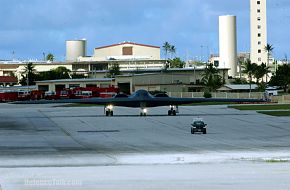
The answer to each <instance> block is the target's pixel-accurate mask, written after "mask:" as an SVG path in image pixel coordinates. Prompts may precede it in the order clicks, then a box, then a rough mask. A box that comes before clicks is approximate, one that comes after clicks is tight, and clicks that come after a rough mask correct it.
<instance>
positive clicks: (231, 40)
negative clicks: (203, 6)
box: [219, 15, 237, 77]
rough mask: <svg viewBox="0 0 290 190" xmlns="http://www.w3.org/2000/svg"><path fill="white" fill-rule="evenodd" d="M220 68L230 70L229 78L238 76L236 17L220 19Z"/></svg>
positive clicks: (227, 16)
mask: <svg viewBox="0 0 290 190" xmlns="http://www.w3.org/2000/svg"><path fill="white" fill-rule="evenodd" d="M219 54H220V59H219V67H222V68H230V70H229V76H232V77H234V76H236V74H237V26H236V16H233V15H225V16H220V17H219Z"/></svg>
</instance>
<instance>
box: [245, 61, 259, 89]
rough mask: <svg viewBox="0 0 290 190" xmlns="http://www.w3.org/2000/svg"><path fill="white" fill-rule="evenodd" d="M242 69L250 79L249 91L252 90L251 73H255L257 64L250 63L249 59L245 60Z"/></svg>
mask: <svg viewBox="0 0 290 190" xmlns="http://www.w3.org/2000/svg"><path fill="white" fill-rule="evenodd" d="M243 67H244V70H243V73H245V74H247V75H248V77H249V80H250V92H251V91H252V80H253V75H254V73H255V70H256V68H257V64H256V63H252V62H251V60H249V59H248V60H247V61H246V62H244V65H243Z"/></svg>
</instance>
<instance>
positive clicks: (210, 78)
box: [202, 64, 222, 92]
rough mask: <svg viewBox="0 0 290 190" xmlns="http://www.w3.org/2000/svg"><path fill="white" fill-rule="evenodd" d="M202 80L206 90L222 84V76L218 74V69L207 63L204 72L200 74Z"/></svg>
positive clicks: (216, 87)
mask: <svg viewBox="0 0 290 190" xmlns="http://www.w3.org/2000/svg"><path fill="white" fill-rule="evenodd" d="M202 82H203V83H204V84H205V86H206V91H208V92H212V91H215V90H216V89H218V88H219V87H220V86H221V85H222V77H221V76H220V75H219V71H218V70H217V69H216V68H215V67H214V66H213V64H209V65H207V66H206V68H205V70H204V73H203V74H202Z"/></svg>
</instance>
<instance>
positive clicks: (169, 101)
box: [13, 97, 266, 107]
mask: <svg viewBox="0 0 290 190" xmlns="http://www.w3.org/2000/svg"><path fill="white" fill-rule="evenodd" d="M201 102H249V103H251V102H252V103H254V102H266V101H265V100H262V99H227V98H173V97H162V98H159V97H156V98H150V99H135V98H88V99H60V100H34V101H17V102H13V103H14V104H52V103H55V104H57V103H81V104H96V105H113V106H124V107H158V106H167V105H184V104H194V103H201Z"/></svg>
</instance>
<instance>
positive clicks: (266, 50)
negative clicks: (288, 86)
mask: <svg viewBox="0 0 290 190" xmlns="http://www.w3.org/2000/svg"><path fill="white" fill-rule="evenodd" d="M264 50H265V52H266V53H267V65H266V66H269V61H270V55H271V54H272V53H273V51H274V47H273V45H271V44H267V45H266V46H265V47H264ZM267 82H268V76H267V75H266V83H267Z"/></svg>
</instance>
